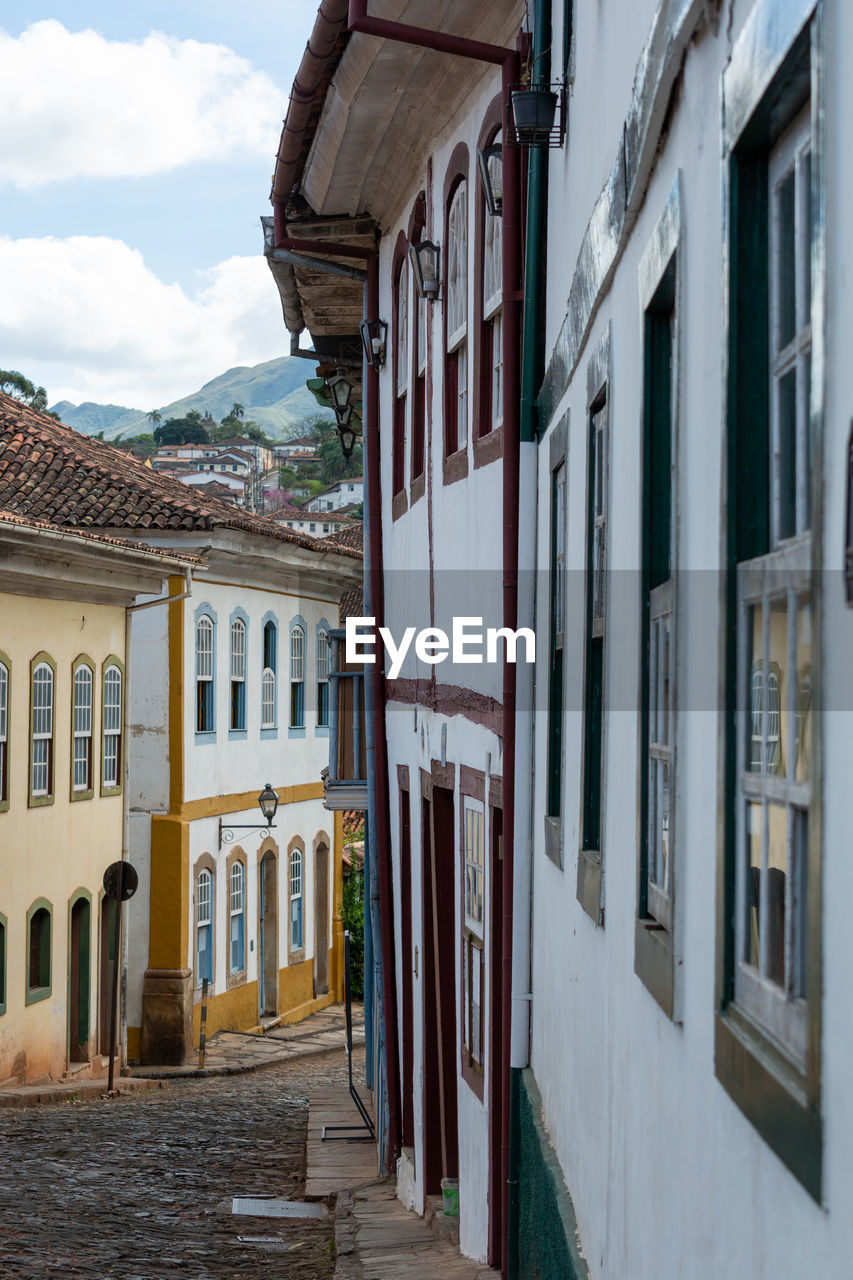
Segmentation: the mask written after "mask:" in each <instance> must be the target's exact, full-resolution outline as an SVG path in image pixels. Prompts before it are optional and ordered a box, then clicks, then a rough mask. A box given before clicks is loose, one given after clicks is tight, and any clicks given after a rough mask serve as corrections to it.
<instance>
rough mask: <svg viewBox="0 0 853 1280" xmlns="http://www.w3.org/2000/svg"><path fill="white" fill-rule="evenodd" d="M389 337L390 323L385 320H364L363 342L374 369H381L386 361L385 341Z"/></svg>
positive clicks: (362, 328)
mask: <svg viewBox="0 0 853 1280" xmlns="http://www.w3.org/2000/svg"><path fill="white" fill-rule="evenodd" d="M387 339H388V325H387V324H386V323H385V321H384V320H362V322H361V342H362V346H363V347H364V355H365V359H366V360H367V363H368V364H369V365H371V367H372V368H374V369H381V368H382V366H383V364H384V363H385V343H386V341H387Z"/></svg>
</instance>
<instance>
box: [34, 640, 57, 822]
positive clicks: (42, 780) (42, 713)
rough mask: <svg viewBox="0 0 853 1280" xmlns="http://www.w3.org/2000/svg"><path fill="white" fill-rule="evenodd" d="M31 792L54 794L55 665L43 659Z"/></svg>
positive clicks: (36, 673)
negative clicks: (53, 666) (52, 665)
mask: <svg viewBox="0 0 853 1280" xmlns="http://www.w3.org/2000/svg"><path fill="white" fill-rule="evenodd" d="M30 759H31V761H32V766H31V769H30V795H31V796H32V798H33V799H47V798H49V797H50V796H52V795H53V668H52V667H51V666H50V665H49V664H48V663H47V662H40V663H39V664H38V665H37V666H36V668H35V670H34V671H33V686H32V727H31V744H30Z"/></svg>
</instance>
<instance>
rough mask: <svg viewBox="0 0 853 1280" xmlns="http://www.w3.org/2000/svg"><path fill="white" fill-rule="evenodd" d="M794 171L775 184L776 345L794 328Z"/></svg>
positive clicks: (789, 336) (784, 341) (786, 340)
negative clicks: (776, 185)
mask: <svg viewBox="0 0 853 1280" xmlns="http://www.w3.org/2000/svg"><path fill="white" fill-rule="evenodd" d="M795 208H796V205H795V196H794V171H793V169H792V170H791V172H790V173H788V174H787V175H786V176H785V178H783V180H782V182H780V184H779V186H778V187H777V188H776V230H777V240H776V244H777V250H776V253H777V258H776V280H777V290H778V295H777V307H778V312H777V339H776V340H777V344H778V346H777V349H778V350H781V348H782V347H785V346H787V345H788V343H789V342H790V341H791V339H792V338H793V336H794V334H795V332H796V328H797V322H796V278H797V265H796V264H797V258H796V239H795V217H794V211H795Z"/></svg>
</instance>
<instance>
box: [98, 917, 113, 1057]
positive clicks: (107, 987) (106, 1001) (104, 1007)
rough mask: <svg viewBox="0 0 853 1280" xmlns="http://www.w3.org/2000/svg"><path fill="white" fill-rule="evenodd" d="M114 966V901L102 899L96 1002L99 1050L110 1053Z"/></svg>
mask: <svg viewBox="0 0 853 1280" xmlns="http://www.w3.org/2000/svg"><path fill="white" fill-rule="evenodd" d="M115 966H116V901H115V899H114V898H107V897H104V898H103V899H102V900H101V989H100V993H99V995H100V998H99V1000H98V1004H99V1010H100V1036H99V1041H100V1050H101V1053H104V1054H106V1053H109V1051H110V997H111V995H112V989H113V972H114V970H115Z"/></svg>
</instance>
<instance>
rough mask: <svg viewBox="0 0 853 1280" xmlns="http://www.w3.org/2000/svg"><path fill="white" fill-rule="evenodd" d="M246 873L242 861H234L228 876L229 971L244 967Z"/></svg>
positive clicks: (236, 971)
mask: <svg viewBox="0 0 853 1280" xmlns="http://www.w3.org/2000/svg"><path fill="white" fill-rule="evenodd" d="M245 883H246V874H245V871H244V869H243V864H242V862H234V863H232V866H231V872H230V876H229V883H228V889H229V897H228V903H229V918H230V939H231V972H232V973H240V972H241V971H242V970H243V969H245V968H246V895H245Z"/></svg>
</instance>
